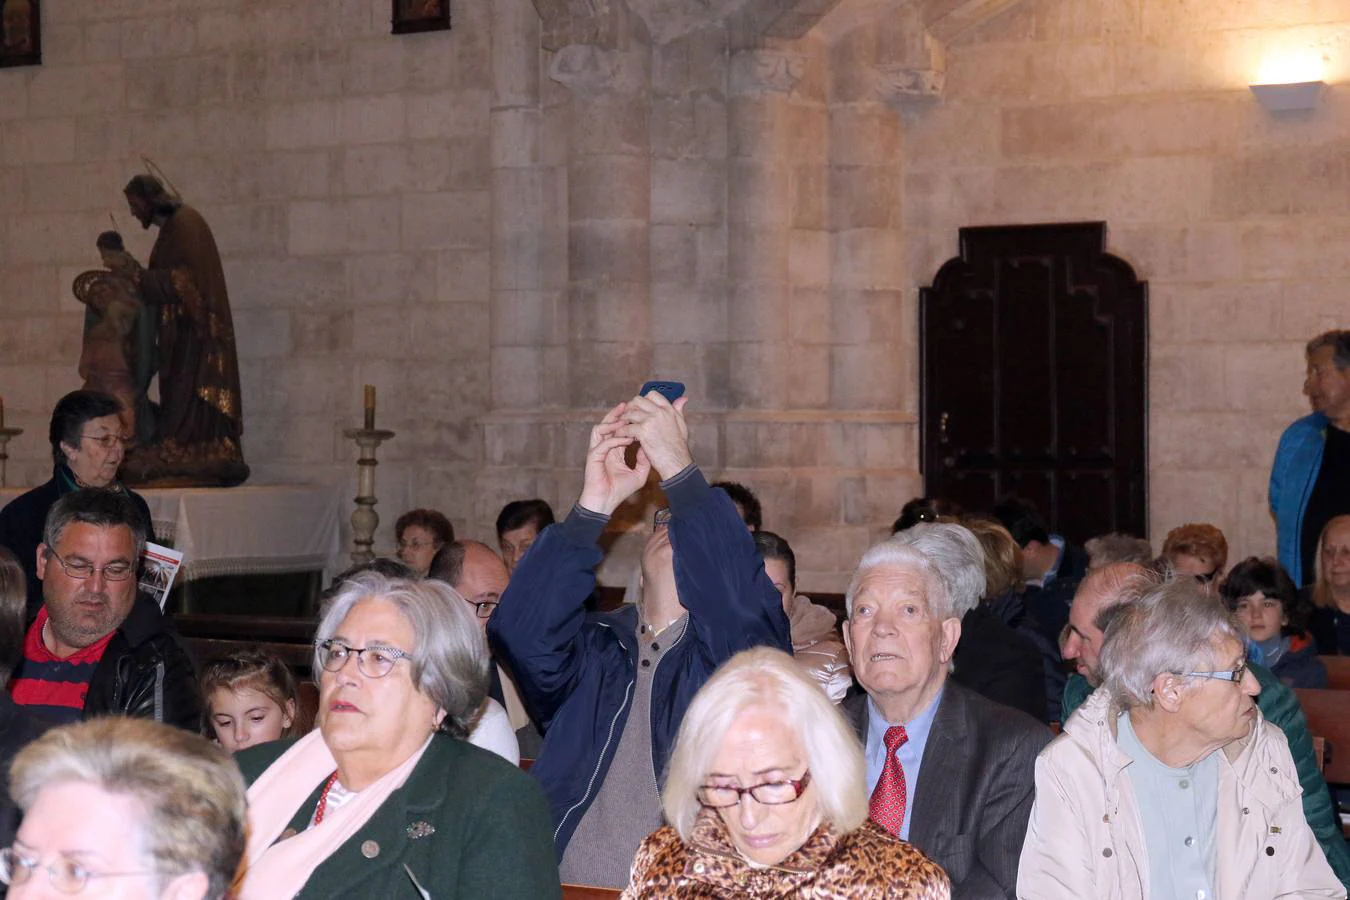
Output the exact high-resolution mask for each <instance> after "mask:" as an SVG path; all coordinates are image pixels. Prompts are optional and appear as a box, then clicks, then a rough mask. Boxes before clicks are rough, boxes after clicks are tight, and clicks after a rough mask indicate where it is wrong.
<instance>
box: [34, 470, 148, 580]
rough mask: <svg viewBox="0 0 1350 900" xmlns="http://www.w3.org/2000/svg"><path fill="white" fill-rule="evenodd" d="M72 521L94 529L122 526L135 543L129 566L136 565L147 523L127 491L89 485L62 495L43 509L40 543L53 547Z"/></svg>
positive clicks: (139, 564) (138, 561)
mask: <svg viewBox="0 0 1350 900" xmlns="http://www.w3.org/2000/svg"><path fill="white" fill-rule="evenodd" d="M75 522H79V523H82V524H84V525H93V526H95V527H97V528H116V527H118V526H119V525H125V526H126V527H127V528H128V529H129V530H130V531H131V539H132V542H133V543H134V544H135V545H136V555H135V556H133V557H132V558H131V565H132V568H134V569H139V568H140V566H141V553H142V552H143V551H144V550H145V541H146V537H147V536H146V533H145V530H146V528H147V527H149V525H150V523H149V522H147V521H145V517H144V516H142V515H141V511H140V509H138V508H137V506H136V504H135V503H134V502H132V500H131V494H130V493H129V492H128V491H126V490H125V489H120V488H92V487H91V488H80V489H79V490H77V491H71V492H70V493H68V494H63V495H62V496H61V499H59V500H57V501H56V502H55V503H53V504H52V508H51V509H49V510H48V511H47V520H46V522H45V523H43V527H42V542H43V543H44V544H46V545H47V546H48V547H49V548H51V549H53V550H55V549H56V544H57V542H59V541H60V540H61V535H62V534H64V533H65V530H66V528H67V527H69V526H70V525H71V524H72V523H75Z"/></svg>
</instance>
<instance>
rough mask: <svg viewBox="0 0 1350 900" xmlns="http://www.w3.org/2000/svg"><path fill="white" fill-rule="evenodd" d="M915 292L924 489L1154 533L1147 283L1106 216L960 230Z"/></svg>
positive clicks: (1085, 530)
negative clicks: (1113, 246)
mask: <svg viewBox="0 0 1350 900" xmlns="http://www.w3.org/2000/svg"><path fill="white" fill-rule="evenodd" d="M960 246H961V255H960V256H958V257H955V258H953V259H951V260H948V261H947V263H946V264H945V265H943V266H942V268H941V269H940V270H939V271H938V273H937V277H935V278H934V279H933V285H932V287H928V288H924V289H923V290H922V291H920V293H919V317H920V341H919V347H920V372H921V386H920V390H921V396H922V403H921V409H920V416H921V422H922V438H921V450H922V457H921V465H922V467H923V474H924V486H925V491H926V493H927V494H928V495H929V496H935V497H944V498H947V499H950V500H953V501H955V502H957V503H960V504H961V505H962V506H964V507H965V508H967V509H970V510H980V509H986V510H987V509H988V508H989V507H990V506H992V505H993V503H994V502H995V500H996V499H997V498H999V497H1001V496H1003V495H1005V494H1018V495H1020V496H1022V497H1025V498H1026V499H1028V500H1030V501H1031V502H1033V503H1035V504H1036V505H1037V506H1038V507H1039V508H1040V509H1041V511H1042V512H1043V513H1044V514H1045V516H1046V518H1047V521H1048V522H1049V524H1050V527H1051V530H1053V531H1057V532H1059V533H1061V534H1064V535H1066V536H1067V537H1068V538H1069V539H1071V540H1074V541H1083V540H1086V539H1087V538H1089V537H1092V536H1093V535H1097V534H1102V533H1105V532H1108V531H1124V532H1128V533H1130V534H1135V535H1139V536H1147V534H1148V493H1147V491H1148V489H1147V464H1148V452H1147V446H1148V445H1147V430H1148V407H1147V385H1148V380H1147V373H1148V286H1147V284H1146V283H1144V282H1141V281H1139V280H1138V278H1137V277H1136V276H1135V273H1134V270H1133V269H1132V268H1130V266H1129V264H1128V263H1126V262H1125V261H1124V260H1122V259H1120V258H1118V257H1115V256H1112V255H1110V254H1108V253H1107V252H1106V225H1105V223H1102V222H1091V223H1081V224H1065V225H1021V226H1006V227H1004V226H998V227H981V228H963V229H961V234H960Z"/></svg>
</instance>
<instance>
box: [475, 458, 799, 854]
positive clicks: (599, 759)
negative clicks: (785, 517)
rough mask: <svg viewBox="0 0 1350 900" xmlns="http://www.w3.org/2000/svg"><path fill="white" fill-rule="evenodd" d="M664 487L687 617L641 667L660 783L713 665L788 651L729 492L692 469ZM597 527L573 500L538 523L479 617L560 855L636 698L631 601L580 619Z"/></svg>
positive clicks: (600, 521)
mask: <svg viewBox="0 0 1350 900" xmlns="http://www.w3.org/2000/svg"><path fill="white" fill-rule="evenodd" d="M661 487H662V489H663V490H664V491H665V493H666V497H667V499H668V500H669V501H670V509H671V513H672V514H673V515H672V520H671V523H670V543H671V549H672V551H673V554H674V559H675V585H676V589H677V590H678V591H679V595H680V602H681V604H683V606H684V608H685V609H686V610H688V612H689V621H688V625H687V626H686V628H685V629H684V633H683V634H682V635H681V637H680V639H679V640H678V641H676V642H675V643H674V644H673V645H671V647H670V648H669V649H668V650H666V652H665V654H664V655H663V656H662V658H661V661H660V662H659V663H658V664H657V667H656V671H655V672H654V673H653V674H652V701H651V734H652V777H653V778H654V779H657V780H658V783H659V776H660V775H661V774H663V773H664V771H665V767H666V761H667V759H669V757H670V751H671V747H672V745H673V744H674V742H675V736H676V732H678V730H679V727H680V722H681V720H682V719H683V718H684V712H685V710H686V709H688V707H689V702H690V701H691V700H692V699H693V697H694V694H695V693H696V692H697V691H698V689H699V688H700V687H702V685H703V683H704V682H705V681H707V679H708V676H710V675H711V674H712V673H713V670H714V669H716V668H717V667H718V666H719V665H721V664H722V663H723V662H725V661H726V660H727V659H729V658H730V657H731V656H733V655H735V654H736V653H738V652H740V651H741V650H745V649H747V648H750V647H754V646H758V645H765V644H767V645H769V646H772V647H777V648H779V649H781V650H783V651H785V652H787V653H791V652H792V639H791V637H790V636H789V631H788V619H787V615H786V614H785V613H784V612H783V601H782V597H781V596H780V595H779V593H778V591H777V590H776V589H775V588H774V586H773V583H772V582H770V581H769V578H768V576H767V575H765V574H764V563H763V562H762V561H761V559H760V557H759V554H758V553H756V552H755V545H754V541H753V540H752V539H751V537H750V532H749V531H747V530H746V527H745V524H744V523H743V522H742V521H741V518H740V516H739V515H737V513H736V507H735V505H734V504H732V502H731V499H730V498H729V497H727V495H726V493H725V492H723V491H720V490H714V489H712V488H711V487H709V486H708V482H707V481H706V480H705V479H704V477H703V474H702V473H701V472H700V471H699V470H698V469H697V468H695V467H693V466H690V467H689V468H687V469H685V470H684V471H683V472H681V473H679V474H678V475H676V476H675V477H673V478H671V479H670V480H669V481H665V482H662V484H661ZM607 521H608V519H607V518H606V517H604V516H601V515H598V514H596V513H593V512H590V511H588V510H584V509H581V508H580V507H573V508H572V512H571V513H570V514H569V515H568V517H567V519H566V520H565V521H563V522H561V523H560V524H557V525H550V526H549V527H548V528H546V529H544V532H543V533H542V534H541V535H540V536H539V538H538V540H536V541H535V543H534V546H533V547H531V548H530V552H529V553H527V554H525V558H524V559H522V560H521V561H520V564H519V565H518V566H517V567H516V570H515V572H514V573H512V575H511V583H510V585H508V587H507V589H506V592H505V593H504V594H503V595H502V599H501V603H500V605H499V606H498V607H497V610H496V612H494V613H493V615H492V618H491V619H490V620H489V621H488V637H489V640H491V642H492V643H493V645H494V647H495V648H496V650H497V652H498V653H500V654H501V658H502V659H503V660H504V661H505V662H506V664H507V665H508V667H509V668H510V669H511V671H512V672H514V673H515V675H516V679H517V685H518V686H519V688H520V691H521V694H522V695H523V699H524V701H525V703H526V705H527V706H528V707H529V709H530V711H531V713H532V715H533V716H534V717H535V721H536V722H538V723H539V726H540V728H541V729H542V730H543V732H544V745H543V748H542V749H541V750H540V752H539V759H538V760H537V761H536V762H535V764H534V766H533V768H532V769H531V770H530V774H531V775H533V776H534V777H535V778H537V779H539V784H540V786H542V787H543V789H544V794H545V796H546V797H547V798H548V803H549V809H550V811H551V813H552V816H553V823H554V829H555V830H554V833H553V841H554V844H555V846H556V848H557V851H558V857H559V859H561V858H562V853H563V851H564V850H565V849H566V847H567V842H568V841H569V840H570V839H571V837H572V832H573V831H574V830H575V829H576V827H577V823H578V822H580V821H581V817H582V816H583V815H585V813H586V809H587V807H589V806H590V804H591V802H592V801H593V800H594V799H595V795H596V793H597V792H598V791H599V788H600V785H601V784H602V783H603V782H604V779H605V776H606V774H607V772H608V770H609V764H610V762H611V761H612V760H613V759H614V753H615V751H616V750H618V747H619V737H620V736H621V735H622V734H623V729H624V726H625V725H626V723H627V719H628V711H629V709H630V708H631V705H632V699H633V687H634V683H635V672H636V670H637V626H638V612H637V608H636V607H634V606H624V607H622V608H620V609H618V610H614V611H613V612H608V613H590V614H588V613H587V612H586V610H585V606H584V604H585V602H586V598H587V597H588V596H590V593H591V590H592V588H594V586H595V567H596V566H597V565H598V564H599V563H600V561H601V559H602V558H603V554H602V553H601V550H600V548H599V546H598V545H597V541H598V540H599V538H600V535H601V533H602V532H603V531H604V530H605V525H606V523H607Z"/></svg>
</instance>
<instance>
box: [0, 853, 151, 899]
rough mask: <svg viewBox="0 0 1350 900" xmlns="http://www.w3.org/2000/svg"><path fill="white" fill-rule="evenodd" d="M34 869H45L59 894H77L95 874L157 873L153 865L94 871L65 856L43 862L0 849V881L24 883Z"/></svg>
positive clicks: (123, 876) (121, 876)
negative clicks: (128, 869)
mask: <svg viewBox="0 0 1350 900" xmlns="http://www.w3.org/2000/svg"><path fill="white" fill-rule="evenodd" d="M38 869H46V870H47V880H48V881H50V882H51V884H52V887H54V888H56V889H57V890H58V891H60V892H61V893H63V894H78V893H80V892H82V891H83V890H84V889H85V888H86V887H88V886H89V882H90V881H92V880H94V879H96V878H129V877H132V876H135V875H155V874H157V873H156V872H155V870H153V869H145V870H143V871H139V872H94V871H91V870H90V869H88V868H86V867H85V866H84V865H83V864H82V863H79V862H76V861H75V860H73V859H70V858H69V857H66V856H58V857H57V858H56V859H54V860H52V861H51V862H49V863H47V864H46V865H43V863H42V861H41V860H39V859H37V858H36V857H33V856H28V855H26V854H24V853H23V852H22V851H21V850H19V849H18V848H16V847H6V848H5V849H3V850H0V881H3V882H4V883H5V884H8V885H16V884H27V883H28V880H29V879H31V878H32V877H33V873H34V872H36V871H37V870H38Z"/></svg>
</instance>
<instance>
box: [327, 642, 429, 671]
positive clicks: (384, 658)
mask: <svg viewBox="0 0 1350 900" xmlns="http://www.w3.org/2000/svg"><path fill="white" fill-rule="evenodd" d="M316 649H317V650H318V651H319V664H320V665H322V666H323V667H324V668H325V669H327V670H328V671H329V672H340V671H342V667H343V666H345V665H347V660H348V659H350V658H351V657H353V656H354V657H356V668H357V669H359V670H360V671H361V674H362V675H365V676H366V677H367V678H383V677H384V676H386V675H388V674H389V673H390V672H392V671H393V670H394V663H396V662H398V661H399V660H400V659H412V654H411V653H409V652H408V651H407V650H400V649H399V648H397V647H350V646H348V645H347V644H345V643H343V642H342V641H337V640H333V639H331V638H330V639H329V640H326V641H320V642H319V643H318V644H317V645H316Z"/></svg>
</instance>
